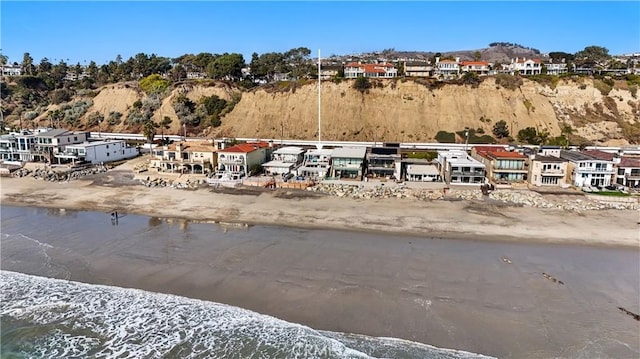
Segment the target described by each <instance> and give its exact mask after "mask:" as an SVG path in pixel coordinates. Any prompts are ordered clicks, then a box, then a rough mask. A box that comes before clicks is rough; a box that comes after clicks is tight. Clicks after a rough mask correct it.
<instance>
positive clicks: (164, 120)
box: [160, 116, 172, 145]
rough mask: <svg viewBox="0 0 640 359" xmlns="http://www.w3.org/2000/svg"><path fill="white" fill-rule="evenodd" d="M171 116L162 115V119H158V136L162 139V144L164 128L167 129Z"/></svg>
mask: <svg viewBox="0 0 640 359" xmlns="http://www.w3.org/2000/svg"><path fill="white" fill-rule="evenodd" d="M171 121H172V120H171V118H169V116H164V118H162V121H160V136H161V139H162V144H163V145H164V130H168V129H169V125H170V124H171Z"/></svg>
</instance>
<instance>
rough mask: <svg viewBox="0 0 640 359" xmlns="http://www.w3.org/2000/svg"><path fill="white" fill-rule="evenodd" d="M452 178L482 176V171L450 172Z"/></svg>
mask: <svg viewBox="0 0 640 359" xmlns="http://www.w3.org/2000/svg"><path fill="white" fill-rule="evenodd" d="M451 175H452V176H474V177H475V176H484V175H485V173H484V171H451Z"/></svg>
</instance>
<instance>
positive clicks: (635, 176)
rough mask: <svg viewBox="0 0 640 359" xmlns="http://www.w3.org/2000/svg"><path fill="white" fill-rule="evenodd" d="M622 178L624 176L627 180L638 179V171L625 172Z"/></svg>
mask: <svg viewBox="0 0 640 359" xmlns="http://www.w3.org/2000/svg"><path fill="white" fill-rule="evenodd" d="M624 178H626V179H627V181H629V180H631V181H635V180H640V172H631V173H625V174H624Z"/></svg>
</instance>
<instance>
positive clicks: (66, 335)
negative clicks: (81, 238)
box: [0, 271, 487, 359]
mask: <svg viewBox="0 0 640 359" xmlns="http://www.w3.org/2000/svg"><path fill="white" fill-rule="evenodd" d="M0 303H1V304H0V313H1V317H0V319H1V324H2V338H1V340H2V349H1V351H0V354H1V356H2V358H87V357H92V358H381V357H384V358H442V359H444V358H487V357H486V356H482V355H478V354H473V353H468V352H463V351H457V350H448V349H440V348H436V347H433V346H428V345H424V344H420V343H416V342H411V341H406V340H400V339H394V338H375V337H368V336H363V335H355V334H346V333H336V332H326V331H317V330H314V329H312V328H309V327H306V326H303V325H298V324H295V323H289V322H286V321H283V320H279V319H276V318H274V317H270V316H266V315H261V314H258V313H255V312H252V311H249V310H244V309H241V308H237V307H233V306H229V305H224V304H219V303H214V302H208V301H202V300H195V299H189V298H185V297H180V296H175V295H167V294H159V293H153V292H147V291H143V290H138V289H128V288H119V287H113V286H103V285H92V284H85V283H79V282H73V281H67V280H61V279H53V278H45V277H39V276H32V275H26V274H21V273H17V272H10V271H2V272H0Z"/></svg>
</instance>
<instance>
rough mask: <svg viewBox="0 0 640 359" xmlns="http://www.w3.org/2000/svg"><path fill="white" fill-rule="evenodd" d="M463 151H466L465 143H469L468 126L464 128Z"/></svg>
mask: <svg viewBox="0 0 640 359" xmlns="http://www.w3.org/2000/svg"><path fill="white" fill-rule="evenodd" d="M464 137H465V140H464V152H467V145H469V127H466V128H465V129H464Z"/></svg>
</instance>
